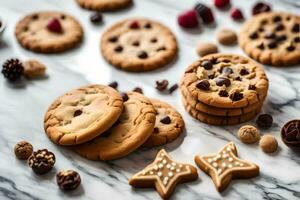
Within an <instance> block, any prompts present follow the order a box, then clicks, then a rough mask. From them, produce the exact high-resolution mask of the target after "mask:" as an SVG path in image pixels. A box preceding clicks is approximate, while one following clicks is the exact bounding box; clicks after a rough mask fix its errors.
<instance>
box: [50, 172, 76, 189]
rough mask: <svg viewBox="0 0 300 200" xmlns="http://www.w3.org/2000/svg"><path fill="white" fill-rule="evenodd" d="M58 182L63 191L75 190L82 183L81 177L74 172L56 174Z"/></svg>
mask: <svg viewBox="0 0 300 200" xmlns="http://www.w3.org/2000/svg"><path fill="white" fill-rule="evenodd" d="M56 182H57V184H58V186H59V188H60V189H62V190H74V189H76V188H77V187H78V186H79V185H80V183H81V178H80V175H79V174H78V173H77V172H76V171H74V170H62V171H60V172H58V173H57V174H56Z"/></svg>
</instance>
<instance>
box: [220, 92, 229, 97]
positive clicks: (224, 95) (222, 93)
mask: <svg viewBox="0 0 300 200" xmlns="http://www.w3.org/2000/svg"><path fill="white" fill-rule="evenodd" d="M218 94H219V96H220V97H228V92H227V91H226V90H220V92H219V93H218Z"/></svg>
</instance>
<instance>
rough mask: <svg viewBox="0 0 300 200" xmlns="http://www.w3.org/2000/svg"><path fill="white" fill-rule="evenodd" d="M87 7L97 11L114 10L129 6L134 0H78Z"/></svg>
mask: <svg viewBox="0 0 300 200" xmlns="http://www.w3.org/2000/svg"><path fill="white" fill-rule="evenodd" d="M76 1H77V3H78V4H79V5H80V6H81V7H82V8H85V9H89V10H97V11H113V10H119V9H122V8H125V7H127V6H129V5H130V4H131V3H132V0H76Z"/></svg>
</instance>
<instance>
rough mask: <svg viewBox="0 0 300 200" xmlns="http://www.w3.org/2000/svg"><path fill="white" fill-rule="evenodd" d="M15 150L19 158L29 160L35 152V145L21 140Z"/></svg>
mask: <svg viewBox="0 0 300 200" xmlns="http://www.w3.org/2000/svg"><path fill="white" fill-rule="evenodd" d="M14 151H15V155H16V157H17V158H18V159H21V160H27V159H28V158H29V156H30V155H31V154H32V152H33V147H32V145H31V144H30V143H29V142H26V141H21V142H18V143H17V144H16V145H15V148H14Z"/></svg>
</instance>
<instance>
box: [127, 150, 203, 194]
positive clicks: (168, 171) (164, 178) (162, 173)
mask: <svg viewBox="0 0 300 200" xmlns="http://www.w3.org/2000/svg"><path fill="white" fill-rule="evenodd" d="M197 178H198V173H197V169H196V168H195V167H193V166H192V165H189V164H183V163H178V162H175V161H174V160H172V158H171V157H170V156H169V155H168V154H167V152H166V151H165V150H164V149H162V150H160V151H159V152H158V154H157V156H156V158H155V160H154V161H153V163H151V164H150V165H148V166H147V167H146V168H145V169H143V170H142V171H140V172H138V173H137V174H135V175H133V177H132V178H131V179H130V180H129V184H130V185H132V186H134V187H139V188H145V187H155V188H156V190H157V192H158V193H159V194H160V196H161V197H162V198H163V199H168V198H169V197H170V195H171V193H172V192H173V190H174V189H175V187H176V185H177V184H178V183H183V182H188V181H194V180H196V179H197Z"/></svg>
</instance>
